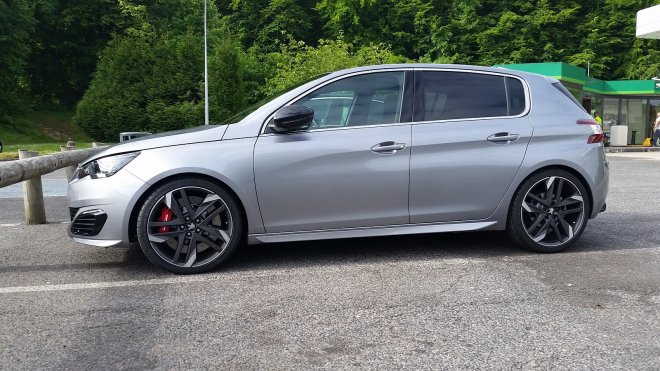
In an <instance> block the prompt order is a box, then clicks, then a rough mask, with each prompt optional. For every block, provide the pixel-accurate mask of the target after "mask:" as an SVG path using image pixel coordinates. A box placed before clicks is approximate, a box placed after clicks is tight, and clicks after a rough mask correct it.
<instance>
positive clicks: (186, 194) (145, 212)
mask: <svg viewBox="0 0 660 371" xmlns="http://www.w3.org/2000/svg"><path fill="white" fill-rule="evenodd" d="M242 220H243V219H242V218H241V212H240V208H239V207H238V204H237V202H236V201H235V200H234V198H233V197H232V196H231V195H230V194H229V193H228V192H227V191H225V190H224V189H223V188H222V187H220V186H218V185H217V184H215V183H212V182H210V181H207V180H204V179H180V180H174V181H171V182H168V183H166V184H163V185H162V186H160V187H158V189H156V190H155V191H153V192H152V193H151V194H150V196H149V197H148V198H147V200H146V201H145V202H144V204H143V206H142V208H141V210H140V213H139V215H138V222H137V223H138V225H137V232H138V240H139V242H140V247H141V248H142V251H144V253H145V255H146V256H147V257H148V258H149V260H151V262H153V263H154V264H156V265H157V266H159V267H161V268H164V269H166V270H168V271H170V272H173V273H178V274H189V273H201V272H206V271H209V270H211V269H214V268H216V267H217V266H219V265H220V264H222V263H223V262H224V261H225V260H227V259H228V258H229V256H230V255H231V254H232V253H233V252H234V250H235V249H236V246H237V245H238V243H239V240H240V238H241V232H242Z"/></svg>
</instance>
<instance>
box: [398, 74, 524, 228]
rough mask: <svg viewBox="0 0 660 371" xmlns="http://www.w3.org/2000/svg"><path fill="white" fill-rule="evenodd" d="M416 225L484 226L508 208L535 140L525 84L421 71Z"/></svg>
mask: <svg viewBox="0 0 660 371" xmlns="http://www.w3.org/2000/svg"><path fill="white" fill-rule="evenodd" d="M415 85H416V87H417V90H416V94H415V112H414V115H415V120H414V121H415V123H414V124H413V148H412V154H411V163H410V221H411V223H425V222H447V221H465V220H479V219H485V218H487V217H489V216H490V215H491V214H492V213H493V212H494V211H495V209H496V207H497V205H498V204H499V203H500V201H501V200H502V198H503V197H504V194H505V193H506V191H507V189H508V188H509V186H510V185H511V183H512V181H513V178H514V177H515V175H516V174H517V172H518V170H519V169H520V166H521V164H522V161H523V158H524V156H525V151H526V149H527V144H528V143H529V140H530V138H531V135H532V130H533V127H532V123H531V121H530V120H529V118H528V117H527V116H526V112H527V107H528V106H529V103H527V102H528V99H527V98H526V96H527V94H526V93H525V89H524V86H523V83H522V81H521V80H519V79H517V78H513V77H505V76H500V75H493V74H482V73H476V72H440V71H436V72H432V71H416V72H415Z"/></svg>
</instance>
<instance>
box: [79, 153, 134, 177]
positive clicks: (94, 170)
mask: <svg viewBox="0 0 660 371" xmlns="http://www.w3.org/2000/svg"><path fill="white" fill-rule="evenodd" d="M139 154H140V152H139V151H138V152H131V153H122V154H120V155H114V156H108V157H102V158H97V159H96V160H94V161H90V162H88V163H86V164H84V165H82V166H81V167H79V168H78V170H77V171H76V172H77V173H78V179H82V178H84V177H86V176H88V175H89V176H90V177H91V178H92V179H97V178H107V177H111V176H112V175H114V174H115V173H116V172H118V171H119V170H121V168H123V167H124V166H126V165H127V164H128V163H129V162H131V161H132V160H133V159H134V158H136V157H137V155H139ZM74 178H75V177H74Z"/></svg>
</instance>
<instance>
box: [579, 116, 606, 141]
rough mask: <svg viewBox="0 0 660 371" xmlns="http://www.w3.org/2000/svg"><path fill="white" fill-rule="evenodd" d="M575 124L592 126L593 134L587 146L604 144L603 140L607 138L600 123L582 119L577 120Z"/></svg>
mask: <svg viewBox="0 0 660 371" xmlns="http://www.w3.org/2000/svg"><path fill="white" fill-rule="evenodd" d="M575 123H576V124H578V125H591V129H592V130H593V134H591V135H590V136H589V139H587V144H591V143H602V142H603V139H605V136H604V135H603V128H601V127H600V124H599V123H598V121H596V120H594V119H581V120H577V121H576V122H575Z"/></svg>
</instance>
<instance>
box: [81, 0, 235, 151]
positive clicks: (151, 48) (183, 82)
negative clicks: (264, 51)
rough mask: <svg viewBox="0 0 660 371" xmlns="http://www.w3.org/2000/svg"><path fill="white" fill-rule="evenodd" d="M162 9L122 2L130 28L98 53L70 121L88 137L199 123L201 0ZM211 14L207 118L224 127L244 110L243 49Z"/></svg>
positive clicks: (179, 0) (112, 137)
mask: <svg viewBox="0 0 660 371" xmlns="http://www.w3.org/2000/svg"><path fill="white" fill-rule="evenodd" d="M164 3H165V1H163V2H159V3H158V4H159V6H161V7H155V9H151V8H150V7H149V6H145V5H135V4H132V3H128V2H123V6H124V7H125V10H126V12H128V13H129V14H130V15H131V17H132V18H133V25H134V26H133V27H129V28H127V29H126V34H125V35H123V36H119V37H116V38H115V39H114V40H113V41H112V42H111V43H110V44H109V45H108V47H107V48H106V49H105V51H104V52H103V54H102V55H101V58H100V61H99V64H98V68H97V71H96V73H95V75H94V79H93V80H92V83H91V85H90V88H89V89H88V90H87V92H86V93H85V95H84V97H83V99H82V100H81V101H80V103H79V104H78V109H77V112H76V116H75V117H74V123H76V124H77V125H78V126H80V127H81V128H83V129H84V130H85V131H86V132H87V133H88V134H89V135H90V136H92V137H93V138H95V139H100V140H104V141H116V140H117V139H116V138H117V135H118V134H119V133H120V132H122V131H149V132H161V131H166V130H174V129H181V128H184V127H192V126H198V125H202V124H203V123H204V41H203V0H167V5H168V6H163V4H164ZM210 3H211V4H212V2H210ZM209 13H210V14H209V25H210V29H211V30H210V33H209V47H210V52H209V77H210V84H209V97H210V99H209V103H210V107H209V112H210V114H211V117H210V120H211V121H222V120H224V119H225V118H227V117H229V116H230V115H231V114H233V113H235V112H236V111H239V110H241V109H242V108H244V106H245V99H244V96H245V95H244V91H243V88H242V80H241V75H240V65H239V60H240V58H239V53H240V49H239V48H238V46H237V45H236V44H235V43H234V42H233V41H232V40H231V39H230V38H229V37H228V36H227V35H226V34H225V29H224V28H223V27H222V24H221V22H220V21H219V17H218V14H217V13H216V12H213V11H210V12H209ZM161 17H164V18H161Z"/></svg>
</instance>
